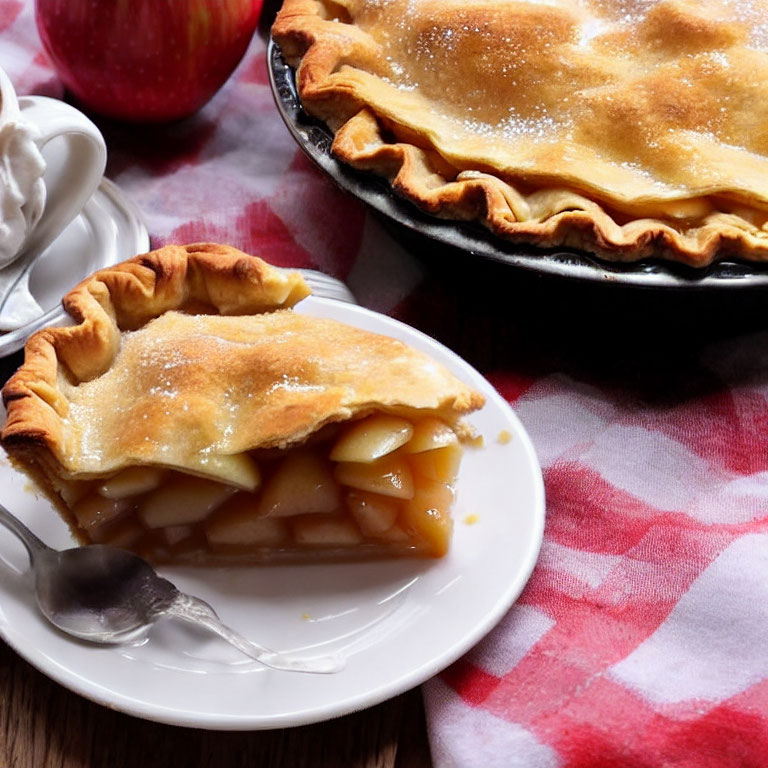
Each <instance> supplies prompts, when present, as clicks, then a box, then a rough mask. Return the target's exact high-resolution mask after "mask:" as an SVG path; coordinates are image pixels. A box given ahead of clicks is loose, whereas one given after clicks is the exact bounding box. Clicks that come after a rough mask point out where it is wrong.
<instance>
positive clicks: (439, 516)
mask: <svg viewBox="0 0 768 768" xmlns="http://www.w3.org/2000/svg"><path fill="white" fill-rule="evenodd" d="M452 503H453V491H452V490H451V488H450V486H448V485H446V484H445V483H430V484H428V485H424V486H420V487H419V488H418V489H417V491H416V494H415V495H414V497H413V498H412V499H410V500H409V501H407V502H405V504H404V505H403V514H402V519H403V524H404V525H405V527H406V529H410V530H413V531H414V532H415V533H416V534H418V535H419V536H420V537H421V538H422V539H423V540H424V541H425V543H426V544H427V546H428V547H429V554H430V555H433V556H434V557H442V556H443V555H444V554H445V553H446V552H447V551H448V547H449V546H450V543H451V531H452V530H453V520H452V519H451V516H450V509H451V504H452Z"/></svg>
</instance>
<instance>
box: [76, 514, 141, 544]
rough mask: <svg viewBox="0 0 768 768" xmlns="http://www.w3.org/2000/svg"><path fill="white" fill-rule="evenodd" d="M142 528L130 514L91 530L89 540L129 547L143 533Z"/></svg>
mask: <svg viewBox="0 0 768 768" xmlns="http://www.w3.org/2000/svg"><path fill="white" fill-rule="evenodd" d="M144 532H145V531H144V528H142V527H141V526H140V525H139V522H138V521H137V520H136V519H135V518H134V517H133V515H130V516H128V517H126V518H125V519H120V518H118V519H117V521H115V522H112V523H110V524H108V525H103V526H100V527H99V528H94V529H92V530H91V532H90V533H91V541H93V542H94V543H96V544H109V545H111V546H113V547H123V548H126V549H127V548H129V547H132V546H134V545H135V544H136V543H137V542H138V541H139V539H140V538H141V537H142V536H143V535H144Z"/></svg>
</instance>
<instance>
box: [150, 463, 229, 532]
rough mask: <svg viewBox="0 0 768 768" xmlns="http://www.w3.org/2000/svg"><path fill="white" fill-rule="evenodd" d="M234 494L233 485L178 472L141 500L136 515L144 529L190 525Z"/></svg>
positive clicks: (202, 518) (204, 516)
mask: <svg viewBox="0 0 768 768" xmlns="http://www.w3.org/2000/svg"><path fill="white" fill-rule="evenodd" d="M233 493H237V488H235V487H234V486H231V485H222V483H218V482H216V481H214V480H207V479H205V478H203V477H195V476H193V475H184V474H181V473H177V474H175V476H173V477H170V478H168V480H167V481H166V482H165V483H163V485H161V486H160V487H159V488H156V489H155V490H154V491H150V493H149V494H148V495H147V496H145V497H144V498H143V499H142V500H141V503H140V504H139V510H138V513H137V514H138V516H139V518H140V520H141V521H142V523H144V525H146V526H147V528H165V527H166V526H170V525H190V524H192V523H197V522H199V521H200V520H204V519H205V518H206V517H208V515H209V514H210V513H211V512H212V511H213V510H214V509H216V507H218V506H220V505H221V504H223V503H224V501H226V500H227V499H228V498H229V497H230V496H231V495H232V494H233Z"/></svg>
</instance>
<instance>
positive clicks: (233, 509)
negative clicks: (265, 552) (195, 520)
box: [205, 493, 288, 547]
mask: <svg viewBox="0 0 768 768" xmlns="http://www.w3.org/2000/svg"><path fill="white" fill-rule="evenodd" d="M205 536H206V538H207V539H208V543H209V544H210V545H211V546H213V547H217V546H218V547H238V546H242V547H247V546H264V547H269V546H275V545H277V544H280V543H281V542H283V541H285V540H286V539H287V537H288V530H287V528H286V524H285V522H284V521H283V520H281V519H280V518H273V517H256V503H255V499H254V498H253V497H252V496H250V495H249V494H245V493H238V494H236V495H235V496H232V497H231V498H230V499H228V500H227V501H225V502H224V503H223V504H222V505H221V507H219V509H217V510H216V512H215V513H214V514H213V515H211V517H210V519H209V520H207V521H206V522H205Z"/></svg>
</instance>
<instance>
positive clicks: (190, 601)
mask: <svg viewBox="0 0 768 768" xmlns="http://www.w3.org/2000/svg"><path fill="white" fill-rule="evenodd" d="M163 613H165V615H168V616H175V617H176V618H179V619H183V620H184V621H189V622H192V623H194V624H198V625H200V626H203V627H206V628H207V629H210V630H211V631H212V632H215V633H216V634H217V635H218V636H219V637H221V638H223V639H224V640H226V641H227V642H228V643H230V644H231V645H233V646H234V647H235V648H237V649H238V650H240V651H242V652H243V653H244V654H246V656H250V657H251V658H252V659H256V661H258V662H260V663H261V664H263V665H264V666H265V667H271V668H272V669H279V670H287V671H291V672H315V673H319V674H328V673H331V672H339V671H340V670H341V669H342V668H343V667H344V661H343V659H341V658H340V657H337V656H319V657H317V658H313V659H300V658H297V657H295V656H291V655H289V654H284V653H277V652H276V651H272V650H270V649H269V648H265V647H264V646H263V645H259V644H258V643H254V642H253V641H251V640H248V638H246V637H243V636H242V635H241V634H240V633H239V632H235V630H233V629H231V628H230V627H228V626H227V625H226V624H224V623H223V622H222V621H221V620H220V619H219V617H218V616H217V615H216V611H214V610H213V608H211V606H210V605H208V603H206V602H205V601H204V600H201V599H200V598H199V597H194V596H192V595H187V594H185V593H184V592H179V593H178V596H177V597H176V599H175V600H174V601H173V602H172V603H171V605H170V606H169V607H168V608H167V609H166V610H165V611H163Z"/></svg>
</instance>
